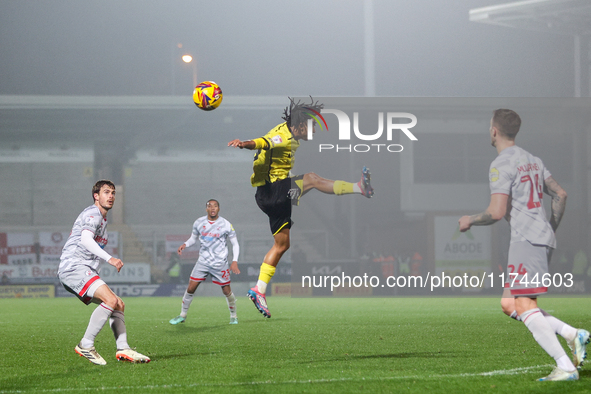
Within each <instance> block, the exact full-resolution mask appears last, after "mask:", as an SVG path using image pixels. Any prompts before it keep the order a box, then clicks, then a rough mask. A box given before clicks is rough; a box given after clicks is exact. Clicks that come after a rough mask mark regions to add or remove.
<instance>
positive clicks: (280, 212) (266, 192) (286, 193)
mask: <svg viewBox="0 0 591 394" xmlns="http://www.w3.org/2000/svg"><path fill="white" fill-rule="evenodd" d="M303 178H304V176H303V175H298V176H295V177H292V178H285V179H281V180H279V181H276V182H273V183H267V184H265V185H264V186H259V187H257V192H256V194H255V199H256V202H257V205H258V206H259V208H260V209H261V211H263V212H265V214H266V215H267V216H268V217H269V224H270V226H271V233H273V235H275V234H277V233H278V232H279V231H281V230H282V229H284V228H291V226H292V224H293V222H292V220H291V207H292V205H297V204H298V203H299V199H300V196H301V194H302V188H303V181H302V180H303Z"/></svg>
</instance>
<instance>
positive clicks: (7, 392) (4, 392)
mask: <svg viewBox="0 0 591 394" xmlns="http://www.w3.org/2000/svg"><path fill="white" fill-rule="evenodd" d="M550 367H553V365H550V364H546V365H534V366H532V367H522V368H513V369H499V370H495V371H489V372H475V373H461V374H453V375H444V374H436V375H427V376H420V375H407V376H386V377H373V378H338V379H310V380H286V381H273V380H265V381H259V382H235V383H190V384H163V385H150V386H116V387H82V388H73V387H72V388H57V389H45V390H39V389H31V390H2V391H0V394H17V393H31V392H34V393H60V392H69V391H102V390H129V389H133V390H137V389H140V390H155V389H179V388H193V387H237V386H259V385H271V384H314V383H338V382H356V381H360V382H371V381H387V380H405V379H416V380H421V379H423V380H426V379H443V378H471V377H480V376H499V375H519V374H525V373H528V372H531V371H536V370H539V369H543V368H550Z"/></svg>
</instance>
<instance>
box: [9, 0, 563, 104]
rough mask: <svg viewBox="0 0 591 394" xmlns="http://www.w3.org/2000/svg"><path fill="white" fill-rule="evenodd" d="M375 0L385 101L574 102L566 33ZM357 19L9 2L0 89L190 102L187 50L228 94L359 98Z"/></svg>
mask: <svg viewBox="0 0 591 394" xmlns="http://www.w3.org/2000/svg"><path fill="white" fill-rule="evenodd" d="M373 4H374V5H373V10H374V13H373V15H374V17H373V20H374V40H375V43H374V45H375V50H374V52H375V79H376V94H377V95H380V96H444V97H447V96H470V97H473V96H485V97H497V96H499V97H507V96H516V97H537V96H540V97H544V96H551V97H569V96H572V95H573V94H574V93H573V83H574V81H573V70H574V66H573V59H574V52H573V38H572V36H568V35H555V34H551V33H549V32H547V33H545V32H530V31H522V30H515V29H507V28H502V27H497V26H490V25H485V24H481V23H474V22H470V21H469V20H468V12H469V10H470V9H471V8H478V7H484V6H489V5H492V4H498V2H495V1H493V0H452V1H450V0H423V1H380V0H376V1H374V2H373ZM363 14H364V2H363V1H359V0H356V1H354V0H339V1H327V0H321V1H311V0H310V1H308V0H304V1H285V0H279V1H254V2H235V1H229V0H222V1H216V2H211V1H178V0H173V1H167V2H161V1H140V0H132V1H124V2H121V1H110V0H108V1H100V2H99V1H90V2H79V1H75V0H71V1H67V0H57V1H34V0H24V1H4V2H2V3H1V4H0V48H2V56H1V57H0V94H44V95H55V94H57V95H166V94H171V93H174V94H179V95H180V94H187V93H188V92H190V90H191V89H190V85H191V84H192V67H191V66H187V65H185V64H183V63H182V62H181V61H180V55H181V54H182V53H184V52H188V53H191V54H192V55H193V56H194V58H195V59H196V62H197V63H196V64H197V79H198V80H214V81H216V82H218V83H220V84H221V85H222V86H223V88H224V92H225V94H230V95H282V96H284V95H287V94H289V95H308V94H314V95H324V96H328V95H345V96H351V95H356V96H358V95H363V94H364V28H365V25H364V18H363ZM178 44H181V45H182V48H180V49H179V48H178ZM173 79H174V81H173ZM187 84H188V85H187Z"/></svg>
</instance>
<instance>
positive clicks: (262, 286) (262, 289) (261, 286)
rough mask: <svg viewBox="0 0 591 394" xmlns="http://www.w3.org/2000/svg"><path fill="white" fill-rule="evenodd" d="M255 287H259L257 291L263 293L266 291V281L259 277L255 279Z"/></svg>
mask: <svg viewBox="0 0 591 394" xmlns="http://www.w3.org/2000/svg"><path fill="white" fill-rule="evenodd" d="M257 289H259V293H261V294H265V293H266V292H267V283H265V282H263V281H262V280H260V279H259V280H258V281H257Z"/></svg>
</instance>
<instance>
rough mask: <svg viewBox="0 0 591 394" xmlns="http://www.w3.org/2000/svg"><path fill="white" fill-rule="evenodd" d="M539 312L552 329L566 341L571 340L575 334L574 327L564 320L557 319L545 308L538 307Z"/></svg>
mask: <svg viewBox="0 0 591 394" xmlns="http://www.w3.org/2000/svg"><path fill="white" fill-rule="evenodd" d="M540 312H542V314H543V315H544V317H545V318H546V320H548V323H550V326H551V327H552V329H553V330H554V332H555V333H556V334H558V335H560V336H562V337H563V338H564V339H566V340H567V341H572V340H573V339H575V337H576V336H577V329H576V328H574V327H571V326H569V325H568V324H566V323H565V322H563V321H561V320H558V319H557V318H555V317H554V316H552V315H551V314H549V313H548V312H546V311H545V310H543V309H541V308H540Z"/></svg>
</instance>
